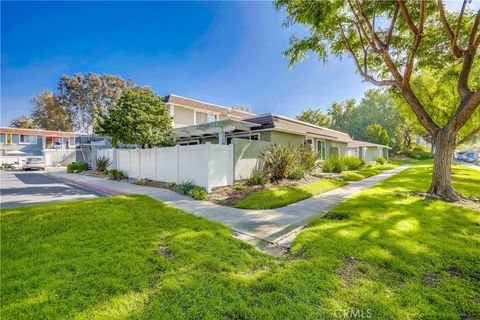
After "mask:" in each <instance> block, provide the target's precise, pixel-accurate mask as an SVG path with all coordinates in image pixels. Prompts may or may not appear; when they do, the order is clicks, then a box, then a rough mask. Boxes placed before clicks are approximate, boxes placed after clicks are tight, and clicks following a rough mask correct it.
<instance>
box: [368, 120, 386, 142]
mask: <svg viewBox="0 0 480 320" xmlns="http://www.w3.org/2000/svg"><path fill="white" fill-rule="evenodd" d="M365 140H367V141H369V142H373V143H378V144H383V145H385V146H386V145H388V144H389V143H390V137H389V135H388V133H387V130H385V128H383V127H382V126H381V125H380V124H378V123H375V124H371V125H369V126H368V127H366V128H365Z"/></svg>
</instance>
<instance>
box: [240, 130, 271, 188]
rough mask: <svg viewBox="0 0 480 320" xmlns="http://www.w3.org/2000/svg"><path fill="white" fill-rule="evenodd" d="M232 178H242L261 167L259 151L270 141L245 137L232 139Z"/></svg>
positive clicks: (246, 177) (248, 176)
mask: <svg viewBox="0 0 480 320" xmlns="http://www.w3.org/2000/svg"><path fill="white" fill-rule="evenodd" d="M232 144H233V167H234V179H235V180H244V179H248V178H250V177H251V176H252V174H253V173H254V172H256V171H258V170H259V169H261V161H260V153H261V152H262V150H263V149H264V148H265V147H266V146H268V145H270V144H271V143H269V142H265V141H255V140H246V139H238V138H234V139H232Z"/></svg>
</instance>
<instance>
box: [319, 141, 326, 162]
mask: <svg viewBox="0 0 480 320" xmlns="http://www.w3.org/2000/svg"><path fill="white" fill-rule="evenodd" d="M317 149H318V150H317V152H318V154H319V155H320V159H321V160H325V156H326V154H325V153H326V150H327V146H326V144H325V141H323V140H318V141H317Z"/></svg>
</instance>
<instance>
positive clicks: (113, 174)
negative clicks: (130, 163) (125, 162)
mask: <svg viewBox="0 0 480 320" xmlns="http://www.w3.org/2000/svg"><path fill="white" fill-rule="evenodd" d="M105 173H106V174H107V176H108V178H109V179H111V180H123V179H126V178H127V176H126V175H125V174H124V173H123V171H122V170H117V169H111V170H107V171H106V172H105Z"/></svg>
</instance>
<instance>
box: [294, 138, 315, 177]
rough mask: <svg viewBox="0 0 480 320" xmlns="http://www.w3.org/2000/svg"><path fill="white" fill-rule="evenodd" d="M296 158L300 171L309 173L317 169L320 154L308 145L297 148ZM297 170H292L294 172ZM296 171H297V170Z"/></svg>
mask: <svg viewBox="0 0 480 320" xmlns="http://www.w3.org/2000/svg"><path fill="white" fill-rule="evenodd" d="M297 151H298V153H297V155H298V157H299V159H298V160H299V162H300V166H301V169H303V170H302V171H304V172H307V173H311V172H312V171H313V169H315V168H316V167H318V165H319V162H318V160H319V159H320V154H318V152H315V151H313V150H312V147H311V146H309V145H302V146H301V147H299V148H298V150H297ZM295 169H297V168H294V170H295ZM297 170H298V169H297Z"/></svg>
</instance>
